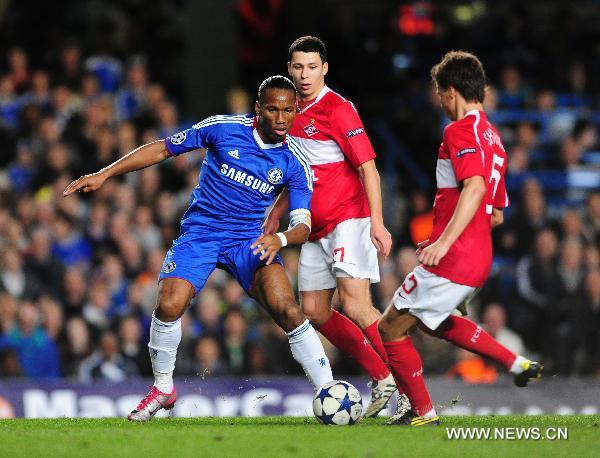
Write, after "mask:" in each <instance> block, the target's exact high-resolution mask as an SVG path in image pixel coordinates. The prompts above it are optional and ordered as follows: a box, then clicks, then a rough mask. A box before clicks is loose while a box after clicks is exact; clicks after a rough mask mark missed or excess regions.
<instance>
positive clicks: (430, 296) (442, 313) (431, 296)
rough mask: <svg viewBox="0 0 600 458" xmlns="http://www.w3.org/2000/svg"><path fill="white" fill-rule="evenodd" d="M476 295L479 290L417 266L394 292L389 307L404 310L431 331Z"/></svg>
mask: <svg viewBox="0 0 600 458" xmlns="http://www.w3.org/2000/svg"><path fill="white" fill-rule="evenodd" d="M478 292H479V288H473V287H472V286H466V285H460V284H458V283H454V282H453V281H451V280H448V279H446V278H443V277H438V276H437V275H435V274H432V273H431V272H429V271H428V270H425V269H424V268H423V267H422V266H418V267H416V268H415V269H414V270H413V271H412V272H411V273H410V274H408V275H407V276H406V278H405V279H404V283H402V285H401V286H400V288H398V289H397V290H396V293H395V294H394V298H393V299H392V304H393V305H394V307H396V309H398V310H402V309H408V310H409V311H410V314H411V315H413V316H415V317H417V318H418V319H419V320H421V322H422V323H423V324H424V325H425V326H427V327H428V328H429V329H431V330H435V329H437V327H438V326H439V325H440V324H442V322H443V321H444V320H445V319H446V318H448V317H449V316H450V315H451V314H452V312H454V310H455V309H456V308H457V307H458V306H460V305H461V304H463V303H465V302H468V301H470V300H471V299H473V297H475V296H476V295H477V293H478Z"/></svg>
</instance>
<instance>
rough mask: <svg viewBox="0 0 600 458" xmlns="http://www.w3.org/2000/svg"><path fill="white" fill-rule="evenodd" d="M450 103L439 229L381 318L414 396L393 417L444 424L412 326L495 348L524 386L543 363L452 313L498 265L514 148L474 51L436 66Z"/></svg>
mask: <svg viewBox="0 0 600 458" xmlns="http://www.w3.org/2000/svg"><path fill="white" fill-rule="evenodd" d="M431 76H432V78H433V80H434V82H435V85H436V89H437V93H438V95H439V97H440V101H441V105H442V108H443V109H444V111H445V113H446V115H447V116H448V117H449V118H450V119H451V120H452V121H453V122H452V123H451V124H450V125H448V126H447V127H446V129H445V130H444V136H443V140H442V144H441V146H440V149H439V153H438V160H437V169H436V180H437V188H438V189H437V193H436V196H435V205H434V223H433V226H434V227H433V232H432V234H431V237H430V239H429V240H428V241H425V242H423V243H421V244H419V247H418V249H417V253H418V257H419V261H420V262H421V265H420V266H418V267H416V268H415V269H414V270H413V271H412V273H410V274H409V275H407V277H406V279H405V280H404V283H403V284H402V286H401V287H400V288H398V290H397V291H396V294H395V295H394V298H393V300H392V304H390V306H389V307H388V308H387V310H386V311H385V313H384V315H383V318H382V319H381V322H380V324H379V331H380V333H381V336H382V338H383V342H384V346H385V349H386V352H387V357H388V363H389V365H390V368H391V369H392V372H393V373H394V376H395V377H396V380H397V381H398V383H399V384H400V385H401V386H402V388H403V389H404V391H405V393H406V394H407V396H408V398H409V399H410V402H411V404H412V410H410V411H409V412H408V413H406V414H403V413H399V414H397V415H394V416H393V417H392V419H391V420H390V423H392V424H408V425H413V426H420V425H426V424H439V418H438V416H437V414H436V412H435V409H434V408H433V405H432V403H431V399H430V397H429V394H428V392H427V389H426V388H425V383H424V381H423V367H422V364H421V359H420V357H419V354H418V353H417V351H416V350H415V348H414V347H413V345H412V343H411V340H410V337H409V336H408V332H409V331H410V330H411V329H412V328H413V327H414V326H415V325H418V326H419V327H420V328H421V329H422V330H424V331H425V332H427V333H429V334H431V335H433V336H436V337H439V338H442V339H445V340H448V341H450V342H452V343H454V344H456V345H458V346H459V347H462V348H464V349H467V350H470V351H472V352H474V353H478V354H479V355H482V356H487V357H489V358H491V359H493V360H494V361H496V362H498V363H500V364H501V365H503V366H504V367H505V368H506V369H507V370H509V371H510V372H511V373H513V374H515V383H516V384H517V386H525V385H527V383H528V382H529V380H530V379H533V378H538V377H539V376H540V375H541V371H542V366H541V365H540V364H539V363H536V362H532V361H529V360H527V359H525V358H524V357H522V356H518V355H515V354H514V353H512V352H511V351H510V350H508V349H507V348H505V347H503V346H502V345H500V344H499V343H498V342H497V341H496V340H495V339H494V338H493V337H491V336H490V335H489V334H488V333H486V332H485V331H483V330H482V329H481V328H480V327H479V326H477V325H476V324H475V323H473V322H472V321H470V320H468V319H466V318H463V317H459V316H455V315H452V312H453V311H454V310H455V309H456V308H457V307H459V306H461V305H462V304H463V303H464V302H465V301H467V300H469V299H471V298H472V297H473V296H474V295H475V294H476V293H477V292H478V290H479V288H481V286H483V284H484V282H485V280H486V278H487V277H488V275H489V273H490V268H491V265H492V238H491V230H492V228H493V227H495V226H497V225H498V224H500V223H501V222H502V220H503V209H504V208H505V207H506V206H508V203H509V202H508V196H507V194H506V189H505V183H504V173H505V171H506V166H507V156H506V152H505V150H504V147H503V146H502V142H501V140H500V136H499V135H498V132H497V131H496V129H495V128H494V126H492V124H491V123H490V122H489V121H488V119H487V117H486V115H485V113H484V112H483V106H482V102H483V96H484V89H485V73H484V70H483V66H482V65H481V62H480V61H479V59H477V57H475V56H474V55H473V54H470V53H467V52H463V51H452V52H449V53H447V54H446V55H445V56H444V57H443V59H442V61H441V62H440V63H439V64H437V65H436V66H434V67H433V69H432V70H431Z"/></svg>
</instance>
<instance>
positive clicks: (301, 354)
mask: <svg viewBox="0 0 600 458" xmlns="http://www.w3.org/2000/svg"><path fill="white" fill-rule="evenodd" d="M287 336H288V339H289V341H290V348H291V349H292V355H293V356H294V359H295V360H296V361H298V363H299V364H300V365H301V366H302V368H303V369H304V372H305V373H306V376H307V377H308V379H309V380H310V383H312V385H313V387H314V388H315V390H318V389H319V388H321V387H322V386H323V385H325V384H326V383H327V382H331V381H332V380H333V374H332V373H331V366H330V365H329V359H328V358H327V356H326V355H325V350H324V349H323V344H322V343H321V341H320V340H319V336H318V335H317V333H316V331H315V330H314V328H313V327H312V326H311V324H310V322H309V321H308V320H306V321H305V322H304V323H302V324H301V325H300V326H298V327H297V328H296V329H294V330H293V331H292V332H289V333H288V334H287Z"/></svg>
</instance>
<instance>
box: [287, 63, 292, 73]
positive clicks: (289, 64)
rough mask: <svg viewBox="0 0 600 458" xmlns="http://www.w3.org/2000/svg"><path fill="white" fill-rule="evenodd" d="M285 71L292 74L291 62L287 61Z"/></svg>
mask: <svg viewBox="0 0 600 458" xmlns="http://www.w3.org/2000/svg"><path fill="white" fill-rule="evenodd" d="M287 71H288V75H290V76H292V63H291V62H288V63H287Z"/></svg>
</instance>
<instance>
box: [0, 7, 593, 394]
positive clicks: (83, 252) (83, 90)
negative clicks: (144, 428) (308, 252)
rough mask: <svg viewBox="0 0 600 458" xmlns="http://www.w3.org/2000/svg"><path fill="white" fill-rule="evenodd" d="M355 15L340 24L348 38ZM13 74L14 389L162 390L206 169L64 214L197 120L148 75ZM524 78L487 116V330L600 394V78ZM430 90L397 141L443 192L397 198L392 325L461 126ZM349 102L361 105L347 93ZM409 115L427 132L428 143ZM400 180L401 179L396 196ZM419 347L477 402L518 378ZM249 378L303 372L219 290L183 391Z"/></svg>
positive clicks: (512, 72) (4, 158)
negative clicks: (596, 385) (452, 128)
mask: <svg viewBox="0 0 600 458" xmlns="http://www.w3.org/2000/svg"><path fill="white" fill-rule="evenodd" d="M340 14H341V16H339V17H338V16H336V17H337V19H336V20H338V21H342V22H341V24H346V22H344V21H343V19H344V18H345V17H346V16H344V13H343V12H342V13H340ZM346 20H347V17H346ZM508 32H510V31H508ZM508 32H506V33H507V34H508ZM335 46H336V43H332V46H331V48H334V50H335ZM337 46H340V44H339V43H338V44H337ZM334 50H331V49H330V51H331V52H335V51H334ZM482 58H483V60H484V63H486V62H485V56H482ZM3 60H4V62H3V65H2V67H1V71H0V139H1V141H0V149H1V151H2V154H1V155H0V204H1V205H0V252H1V256H0V376H1V377H27V378H36V377H69V378H72V379H76V380H81V381H89V380H94V379H107V380H113V381H119V380H123V379H126V378H129V377H137V376H150V375H151V373H152V371H151V367H150V361H149V357H148V349H147V342H148V330H149V320H150V316H151V313H152V310H153V308H154V306H155V302H156V296H157V284H156V279H157V277H158V273H159V271H160V269H161V266H162V262H163V258H164V255H165V253H166V250H167V249H168V248H169V247H170V244H171V241H172V240H173V239H174V238H176V237H177V235H178V230H179V220H180V218H181V216H182V214H183V212H184V211H185V209H186V207H187V204H188V201H189V196H190V193H191V190H192V189H193V188H194V186H196V184H197V178H198V171H199V167H200V165H201V162H202V159H203V154H204V152H203V151H194V152H191V153H189V154H186V155H183V156H178V157H177V158H171V159H169V160H167V161H165V162H163V163H161V164H160V165H158V166H154V167H151V168H147V169H144V170H142V171H139V172H135V173H130V174H128V175H126V176H123V177H119V178H115V179H111V180H109V181H108V182H106V183H105V185H104V186H103V187H102V188H101V189H100V190H98V191H96V192H95V193H92V194H86V195H84V194H76V195H72V196H70V197H68V198H63V197H62V191H63V189H64V188H65V187H66V185H67V184H68V183H69V182H70V181H71V180H72V179H74V178H76V177H78V176H80V175H82V174H85V173H90V172H93V171H96V170H98V169H100V168H102V167H103V166H105V165H107V164H109V163H111V162H112V161H114V160H116V159H118V158H119V157H122V156H123V155H124V154H127V153H128V152H129V151H131V150H133V149H134V148H135V147H136V146H138V145H140V144H142V143H147V142H150V141H153V140H156V139H161V138H164V137H166V136H169V135H171V134H173V133H175V132H178V131H179V130H181V129H183V128H186V127H188V126H189V125H190V124H191V120H186V119H185V118H183V117H182V113H180V112H179V109H178V106H177V104H176V103H174V102H173V99H171V98H170V96H169V94H168V93H167V92H168V91H167V90H166V89H165V86H164V85H163V84H162V83H161V82H159V81H155V80H154V79H153V75H151V74H149V71H148V66H147V65H146V61H145V59H144V56H143V55H128V56H126V57H123V56H120V55H118V54H109V53H106V52H98V53H85V52H84V50H83V49H82V48H80V47H79V46H78V45H76V44H72V43H70V44H67V45H65V46H64V47H63V48H62V50H61V52H60V53H59V54H58V55H57V57H56V59H54V60H53V61H50V62H43V63H40V62H32V61H31V57H30V54H29V53H28V51H27V50H25V49H24V48H20V47H16V46H15V47H13V48H11V49H9V50H7V52H6V54H5V55H4V56H3ZM514 62H515V61H513V60H510V59H506V62H505V64H504V65H503V66H501V67H499V71H498V72H497V73H495V74H490V83H491V85H490V88H489V90H488V93H487V95H486V110H487V111H488V113H489V115H490V118H491V119H492V120H493V121H494V122H496V123H497V125H498V127H499V129H500V132H501V135H502V138H503V140H504V143H505V146H506V147H507V151H508V154H509V176H508V178H507V183H508V187H509V195H510V198H511V207H510V208H509V210H507V213H506V220H505V224H504V225H503V226H502V227H500V228H498V229H497V230H496V231H495V233H494V242H495V253H496V257H495V262H494V268H493V271H492V275H491V278H490V280H489V281H488V283H487V284H486V286H485V287H484V289H483V290H482V292H481V294H480V296H479V297H478V299H477V300H476V301H474V303H473V304H470V306H469V311H470V313H471V318H472V319H474V320H475V321H477V322H479V323H480V324H481V325H482V327H483V328H484V329H486V330H487V331H488V332H490V333H491V334H492V335H494V336H495V337H496V338H497V339H498V340H499V341H500V342H502V343H503V344H505V345H506V346H507V347H509V348H510V349H512V350H513V351H515V352H518V353H522V354H525V355H528V356H531V357H535V358H540V359H541V360H542V361H543V362H544V363H545V364H546V367H547V370H548V371H549V372H550V373H552V374H554V373H556V374H562V375H572V374H584V375H589V374H595V375H596V376H600V251H599V246H600V178H598V177H599V176H600V156H599V154H600V153H598V151H600V149H599V148H598V147H599V144H598V137H597V128H598V122H599V121H600V118H599V115H598V113H599V112H598V106H597V100H598V98H597V96H598V94H597V93H596V92H594V91H593V90H592V89H593V88H592V86H591V83H590V79H591V78H590V75H591V74H592V73H590V72H591V71H592V69H591V67H590V66H589V65H588V64H589V62H588V61H586V60H585V59H583V60H577V61H574V62H570V63H569V64H568V65H566V67H565V68H566V72H565V75H566V79H564V81H562V83H559V82H554V83H553V82H551V81H548V78H545V79H544V84H543V85H541V84H536V81H537V80H536V78H535V77H533V76H528V75H529V74H528V73H527V72H528V67H527V66H524V65H519V64H518V60H517V61H516V62H517V63H514ZM332 70H333V73H335V72H336V69H335V68H334V67H332ZM340 73H341V72H340ZM412 78H413V80H414V81H419V85H420V86H419V87H421V89H422V90H421V94H420V98H419V100H418V101H416V99H414V97H412V96H411V95H410V94H404V95H403V96H402V97H405V98H402V97H400V98H399V99H397V100H400V102H399V105H401V106H402V108H397V107H396V108H395V110H396V112H395V113H392V114H391V116H392V120H390V123H391V124H392V125H393V126H395V127H396V128H397V130H396V134H397V136H398V138H399V139H400V140H403V139H404V140H405V141H404V144H405V146H406V147H407V148H408V151H409V153H410V154H411V155H412V156H413V157H414V158H415V159H416V162H417V165H420V166H423V170H425V171H426V173H427V175H428V177H429V180H430V186H429V187H428V188H427V187H425V188H419V187H417V186H415V185H414V184H413V182H411V181H410V177H409V176H408V175H410V173H409V172H407V171H406V170H405V169H404V168H403V165H402V164H401V165H399V166H398V170H396V171H395V172H394V175H393V176H394V177H396V178H397V180H398V183H397V184H396V185H395V186H393V187H392V188H391V189H387V188H386V193H385V195H384V200H385V204H386V215H385V217H386V220H387V223H388V226H389V227H390V229H391V230H392V232H393V235H394V238H395V247H394V253H393V256H391V257H390V258H389V259H388V260H385V261H382V262H381V274H382V275H381V283H379V284H378V285H375V286H374V287H373V289H372V293H373V296H374V300H375V303H376V305H377V306H378V307H380V308H381V309H384V308H385V307H386V306H387V304H388V303H389V301H390V299H391V297H392V295H393V292H394V291H395V289H396V288H397V287H398V286H399V284H400V283H401V281H402V280H403V278H404V276H405V275H406V274H407V273H408V272H410V271H411V270H412V269H413V267H414V266H415V264H416V256H415V253H414V245H415V243H417V242H419V241H421V240H424V239H426V238H427V236H428V234H429V232H430V230H431V227H432V208H431V205H432V192H433V187H434V185H433V183H434V181H433V176H434V171H435V165H433V167H431V164H432V163H433V164H435V155H436V152H437V149H436V148H437V143H438V142H439V139H440V138H441V131H442V128H443V125H444V124H445V123H446V122H447V121H445V120H444V119H443V116H442V114H441V113H440V111H439V108H438V106H437V103H436V101H435V98H434V97H433V96H432V95H433V94H432V93H431V92H429V89H427V80H428V75H427V73H426V72H425V73H424V74H418V75H413V76H412ZM339 80H340V82H341V83H342V84H343V81H344V80H343V79H342V78H339ZM563 83H564V84H563ZM333 84H335V80H334V81H332V85H333ZM348 85H349V91H350V92H351V93H352V88H351V85H352V83H351V82H348ZM335 88H336V89H339V90H341V91H342V93H344V91H343V89H344V87H343V86H342V87H340V88H338V87H335ZM254 90H255V88H253V87H242V88H234V89H232V91H231V92H230V93H229V94H228V95H227V105H228V111H229V112H231V113H243V112H248V111H251V106H252V100H253V94H254V92H253V91H254ZM251 94H252V95H251ZM413 95H414V94H413ZM366 97H367V96H366V95H363V96H362V98H363V99H364V98H366ZM411 97H412V98H411ZM415 104H416V105H415ZM360 107H361V105H360V101H359V108H360ZM365 108H366V110H365V112H364V113H363V118H364V119H365V122H366V125H367V130H369V132H370V133H371V136H372V139H373V142H374V143H375V145H376V147H377V149H378V150H384V151H385V153H386V154H392V152H391V151H390V150H389V148H387V147H385V142H384V141H382V140H381V139H380V138H378V135H377V132H376V131H375V130H372V129H371V127H370V126H371V124H370V122H371V121H372V118H371V117H370V115H371V114H372V113H373V112H372V111H371V110H372V106H370V105H369V104H368V103H365ZM398 110H400V111H402V110H404V111H406V112H410V111H411V110H416V112H418V113H419V115H418V116H414V117H413V119H414V123H415V128H414V129H413V130H412V131H411V129H407V128H406V126H407V124H406V122H407V121H406V120H403V118H402V113H401V112H399V111H398ZM380 116H381V112H380ZM417 118H418V119H417ZM427 132H429V133H430V135H424V133H427ZM417 134H418V135H417ZM417 136H419V137H420V139H421V143H415V142H417V140H415V138H416V137H417ZM423 151H429V153H428V154H424V153H423ZM392 172H393V171H392V170H390V169H387V168H386V169H385V170H383V168H382V175H383V178H384V181H385V180H386V177H387V176H389V174H390V173H392ZM406 183H409V184H408V185H407V184H406ZM387 191H390V192H389V193H388V192H387ZM283 257H284V262H285V265H286V268H287V270H288V273H289V276H290V279H291V280H292V284H293V285H296V276H297V261H298V250H297V249H295V248H286V249H285V250H284V252H283ZM414 339H415V341H416V342H417V345H418V347H419V349H420V350H421V351H422V354H423V359H424V365H425V370H426V371H427V373H429V374H446V375H447V376H448V377H459V378H462V379H464V380H466V381H469V382H472V383H491V382H493V381H495V380H496V379H497V377H498V374H499V372H500V371H499V369H498V368H497V367H494V366H493V365H491V364H490V363H489V362H487V361H483V360H482V359H481V358H479V357H477V356H476V355H473V354H471V353H468V352H464V351H457V350H456V349H454V348H453V347H451V346H450V345H448V344H446V343H445V342H441V341H438V340H435V339H432V338H429V337H428V336H426V335H424V334H422V333H421V332H415V336H414ZM326 349H327V352H328V354H329V356H330V359H331V362H332V366H333V369H334V372H335V373H338V374H355V373H359V370H358V367H357V366H356V364H354V363H353V361H351V360H349V359H348V358H346V357H344V356H342V355H340V354H339V352H337V350H335V349H334V348H332V347H331V346H330V345H327V347H326ZM242 374H243V375H248V374H253V375H263V374H264V375H267V374H300V368H299V367H298V366H297V365H296V363H295V362H294V360H293V358H292V356H291V354H290V352H289V346H288V345H287V337H286V336H285V334H284V333H283V332H282V331H281V330H280V329H279V328H278V327H277V326H275V325H274V324H273V323H272V321H271V320H270V319H269V318H268V316H267V315H266V314H265V313H264V312H263V311H262V310H261V309H260V307H258V306H257V304H256V303H255V302H254V301H253V300H251V299H250V298H248V297H247V296H246V295H245V294H244V292H243V290H242V289H241V288H240V287H239V285H237V283H236V282H235V281H234V280H233V279H232V278H231V277H230V276H228V275H227V274H226V273H225V272H223V271H219V270H216V271H215V272H214V274H213V275H212V276H211V277H210V279H209V281H208V282H207V284H206V287H205V288H204V289H203V290H202V291H201V292H200V293H199V294H198V295H197V296H196V297H195V298H194V299H193V300H192V303H191V304H190V308H189V310H188V311H187V313H186V314H185V315H184V317H183V340H182V343H181V346H180V349H179V353H178V359H177V366H176V375H178V376H190V377H198V376H199V377H207V376H216V375H242Z"/></svg>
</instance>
